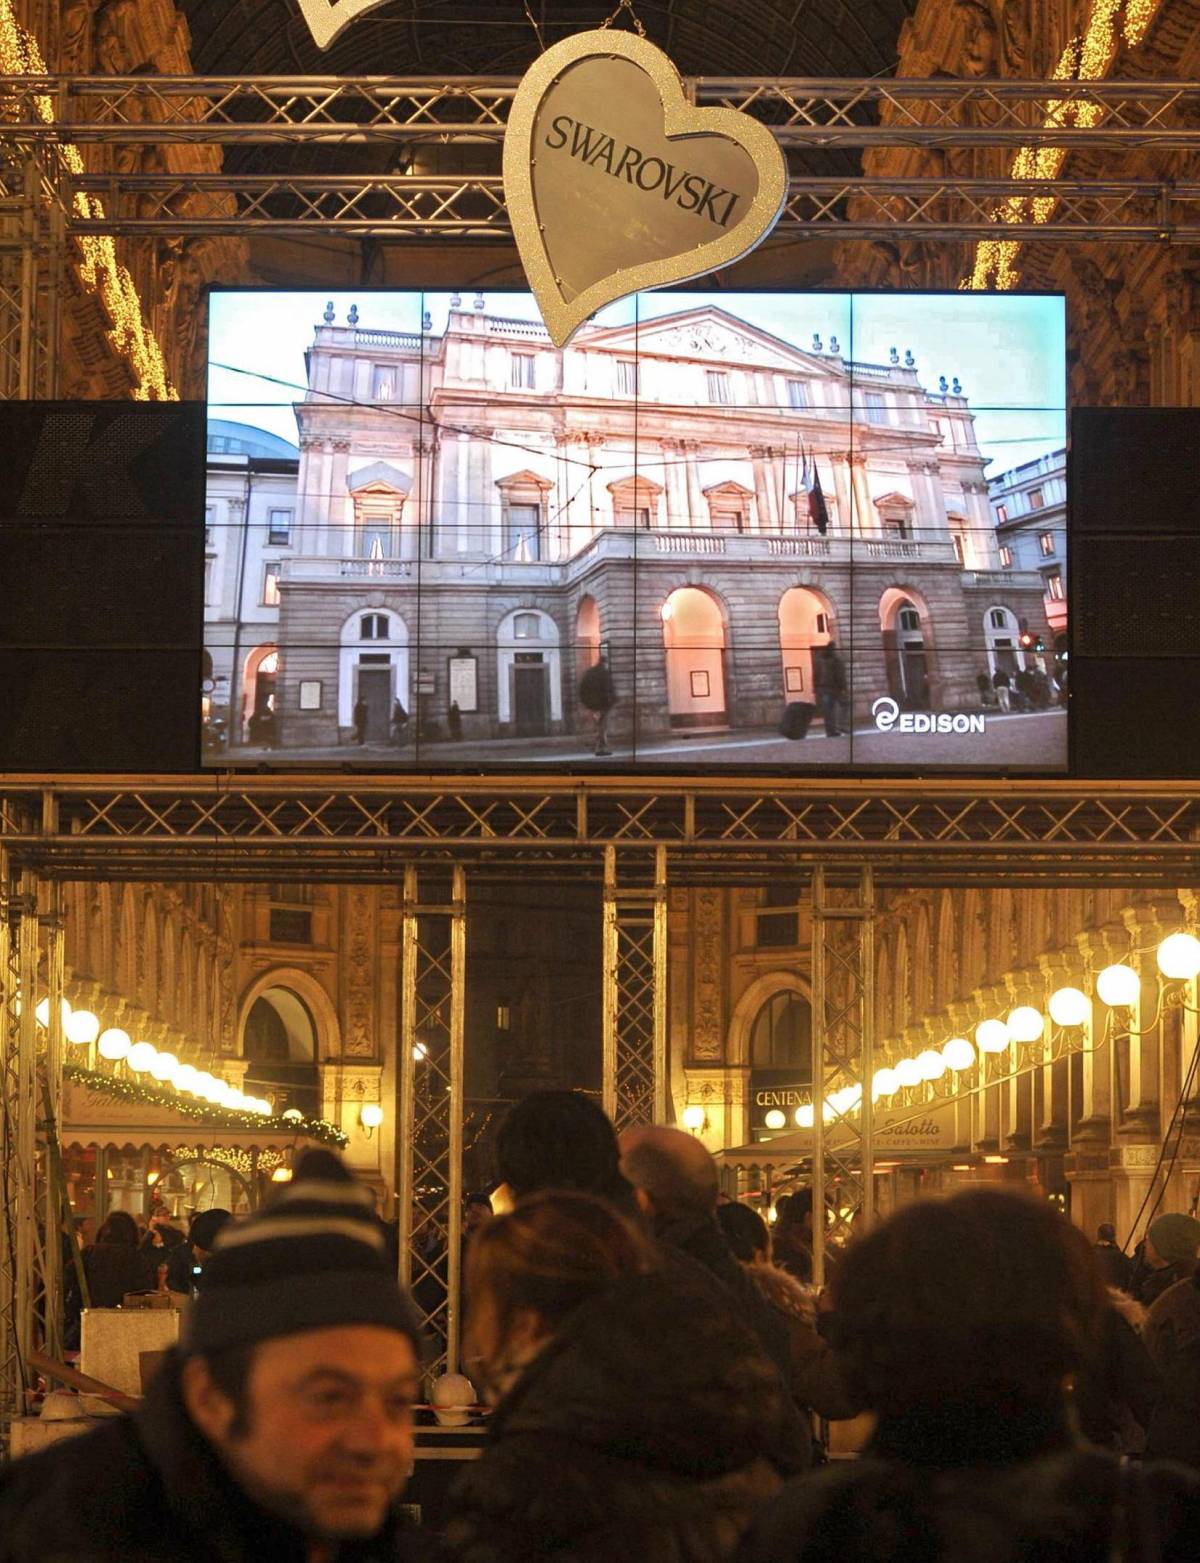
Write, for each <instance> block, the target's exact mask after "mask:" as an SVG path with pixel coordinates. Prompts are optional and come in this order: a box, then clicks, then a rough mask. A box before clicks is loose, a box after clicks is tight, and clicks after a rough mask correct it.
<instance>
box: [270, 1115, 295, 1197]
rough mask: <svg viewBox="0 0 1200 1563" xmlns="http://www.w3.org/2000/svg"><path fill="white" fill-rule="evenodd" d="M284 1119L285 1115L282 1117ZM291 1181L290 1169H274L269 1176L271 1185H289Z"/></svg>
mask: <svg viewBox="0 0 1200 1563" xmlns="http://www.w3.org/2000/svg"><path fill="white" fill-rule="evenodd" d="M283 1116H284V1117H285V1118H286V1117H287V1114H286V1113H284V1115H283ZM291 1181H292V1169H291V1168H290V1167H276V1168H275V1171H274V1172H273V1173H272V1174H271V1182H272V1183H290V1182H291Z"/></svg>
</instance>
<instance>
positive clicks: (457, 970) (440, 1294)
mask: <svg viewBox="0 0 1200 1563" xmlns="http://www.w3.org/2000/svg"><path fill="white" fill-rule="evenodd" d="M428 873H429V871H428V870H422V871H421V877H420V883H419V882H418V871H417V867H416V865H415V864H409V866H408V867H407V868H406V869H405V871H404V916H403V927H402V933H401V947H402V954H401V1019H400V1067H399V1070H398V1071H397V1074H398V1078H399V1081H400V1103H399V1111H398V1113H397V1131H398V1133H399V1137H400V1141H399V1161H400V1176H399V1187H398V1189H397V1205H398V1207H399V1209H398V1214H399V1228H400V1231H399V1237H400V1279H401V1281H402V1282H403V1284H404V1285H405V1286H406V1287H408V1288H409V1289H410V1290H411V1292H412V1295H413V1300H414V1301H415V1303H416V1305H417V1308H418V1310H419V1312H420V1314H421V1317H422V1320H423V1322H424V1324H425V1327H426V1330H427V1331H428V1333H429V1336H430V1338H431V1342H432V1345H433V1348H434V1352H435V1356H434V1359H433V1361H432V1362H431V1363H430V1371H431V1372H432V1373H435V1374H436V1373H453V1372H455V1371H456V1370H457V1367H458V1352H459V1331H460V1325H461V1321H460V1318H459V1300H460V1297H461V1293H462V1288H461V1277H460V1274H459V1270H460V1265H461V1260H462V1150H463V1030H464V1017H465V1012H466V1010H465V999H466V991H465V979H466V953H467V901H466V895H467V892H466V876H465V873H464V871H463V869H462V868H461V867H455V868H454V869H453V871H452V877H451V883H450V899H449V902H448V903H447V902H446V901H445V899H444V898H443V899H442V900H441V901H440V902H438V901H436V900H434V901H428V902H427V901H424V900H422V897H421V892H422V891H423V890H426V891H427V890H428V884H427V883H426V881H425V875H426V874H428Z"/></svg>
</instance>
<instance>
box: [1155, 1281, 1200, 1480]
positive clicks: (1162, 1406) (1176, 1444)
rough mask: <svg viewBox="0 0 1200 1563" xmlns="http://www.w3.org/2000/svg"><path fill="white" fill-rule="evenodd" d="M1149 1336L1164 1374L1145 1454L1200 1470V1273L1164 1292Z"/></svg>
mask: <svg viewBox="0 0 1200 1563" xmlns="http://www.w3.org/2000/svg"><path fill="white" fill-rule="evenodd" d="M1145 1341H1146V1348H1147V1350H1148V1351H1149V1353H1150V1355H1151V1357H1152V1358H1153V1360H1154V1364H1155V1366H1156V1367H1157V1368H1158V1370H1159V1372H1160V1373H1161V1374H1162V1379H1163V1393H1162V1398H1161V1399H1160V1400H1159V1402H1158V1405H1157V1406H1156V1407H1155V1411H1154V1415H1153V1416H1152V1417H1151V1419H1150V1429H1149V1432H1148V1433H1147V1435H1146V1455H1147V1458H1148V1459H1152V1460H1178V1461H1180V1462H1181V1463H1182V1464H1184V1465H1190V1466H1194V1467H1195V1468H1197V1469H1200V1276H1193V1277H1192V1278H1191V1279H1190V1280H1187V1281H1180V1282H1179V1283H1178V1285H1176V1286H1173V1287H1171V1289H1170V1291H1168V1292H1164V1293H1163V1295H1162V1296H1161V1297H1160V1298H1159V1299H1158V1301H1157V1302H1156V1303H1155V1304H1154V1306H1153V1307H1152V1308H1151V1309H1150V1316H1149V1318H1148V1319H1147V1320H1146V1332H1145Z"/></svg>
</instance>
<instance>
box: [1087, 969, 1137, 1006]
mask: <svg viewBox="0 0 1200 1563" xmlns="http://www.w3.org/2000/svg"><path fill="white" fill-rule="evenodd" d="M1096 992H1097V993H1098V994H1099V995H1100V999H1101V1002H1102V1003H1105V1004H1107V1005H1108V1007H1109V1008H1110V1009H1131V1008H1132V1007H1133V1005H1135V1004H1136V1003H1137V1001H1138V999H1139V998H1140V996H1141V992H1142V979H1141V978H1140V977H1139V976H1138V974H1137V972H1135V971H1134V969H1133V967H1132V966H1126V965H1124V964H1122V963H1120V962H1118V963H1117V964H1116V965H1115V966H1106V967H1105V968H1104V970H1103V971H1102V972H1101V973H1100V975H1099V976H1098V977H1097V978H1096Z"/></svg>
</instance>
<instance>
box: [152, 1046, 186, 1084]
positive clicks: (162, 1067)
mask: <svg viewBox="0 0 1200 1563" xmlns="http://www.w3.org/2000/svg"><path fill="white" fill-rule="evenodd" d="M178 1068H179V1060H178V1059H177V1058H176V1057H175V1055H174V1053H155V1055H154V1057H153V1058H152V1059H151V1060H150V1073H151V1074H152V1075H153V1076H154V1078H155V1079H156V1080H163V1081H167V1080H170V1079H171V1078H172V1076H173V1075H174V1073H175V1071H176V1069H178Z"/></svg>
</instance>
